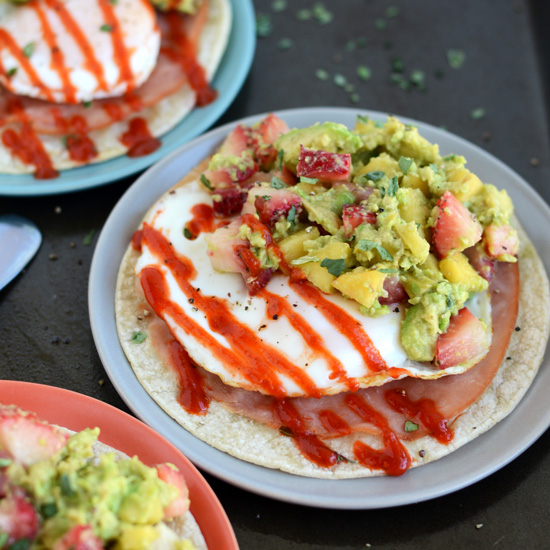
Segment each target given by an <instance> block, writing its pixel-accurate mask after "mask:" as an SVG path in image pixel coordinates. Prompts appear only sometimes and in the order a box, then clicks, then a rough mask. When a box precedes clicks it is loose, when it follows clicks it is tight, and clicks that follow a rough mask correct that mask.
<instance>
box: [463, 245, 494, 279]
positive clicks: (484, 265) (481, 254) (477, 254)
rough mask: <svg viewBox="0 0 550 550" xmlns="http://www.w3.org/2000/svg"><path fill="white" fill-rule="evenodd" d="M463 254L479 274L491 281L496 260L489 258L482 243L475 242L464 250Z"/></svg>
mask: <svg viewBox="0 0 550 550" xmlns="http://www.w3.org/2000/svg"><path fill="white" fill-rule="evenodd" d="M464 254H466V256H467V257H468V260H470V265H471V266H472V267H473V268H474V269H475V270H476V271H477V272H478V273H479V275H481V276H482V277H483V278H484V279H485V280H487V281H489V282H491V280H492V279H493V275H494V273H495V264H496V260H495V259H494V258H490V257H489V256H488V255H487V252H486V251H485V246H483V243H477V244H476V245H475V246H471V247H470V248H467V249H466V250H465V251H464Z"/></svg>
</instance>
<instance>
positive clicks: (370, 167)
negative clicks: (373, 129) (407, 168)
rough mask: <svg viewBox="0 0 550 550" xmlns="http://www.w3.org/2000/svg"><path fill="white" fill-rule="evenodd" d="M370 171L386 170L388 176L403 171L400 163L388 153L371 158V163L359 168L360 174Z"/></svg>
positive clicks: (390, 176)
mask: <svg viewBox="0 0 550 550" xmlns="http://www.w3.org/2000/svg"><path fill="white" fill-rule="evenodd" d="M368 172H384V174H386V176H387V177H388V178H392V177H393V176H396V175H397V174H398V173H401V171H400V170H399V163H398V162H397V161H396V160H395V159H394V158H392V157H390V155H388V154H387V153H381V154H380V155H378V156H377V157H374V158H371V159H370V160H369V163H368V164H367V165H366V166H363V168H361V170H359V172H358V175H362V174H367V173H368Z"/></svg>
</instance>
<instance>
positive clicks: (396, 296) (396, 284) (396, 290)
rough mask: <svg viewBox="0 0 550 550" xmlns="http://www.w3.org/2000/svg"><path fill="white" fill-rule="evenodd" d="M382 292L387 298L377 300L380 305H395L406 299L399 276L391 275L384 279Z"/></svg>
mask: <svg viewBox="0 0 550 550" xmlns="http://www.w3.org/2000/svg"><path fill="white" fill-rule="evenodd" d="M384 290H385V291H386V292H387V293H388V295H387V296H381V297H380V298H378V302H380V305H382V306H384V305H390V304H397V303H399V302H404V301H405V300H407V299H408V295H407V293H406V292H405V287H404V286H403V283H402V282H401V279H400V278H399V275H391V276H388V277H386V278H385V279H384Z"/></svg>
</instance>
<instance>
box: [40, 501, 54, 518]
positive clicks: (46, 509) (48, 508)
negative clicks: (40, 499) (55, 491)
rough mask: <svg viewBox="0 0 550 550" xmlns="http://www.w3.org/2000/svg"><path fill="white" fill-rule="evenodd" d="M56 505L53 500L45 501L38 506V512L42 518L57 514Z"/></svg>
mask: <svg viewBox="0 0 550 550" xmlns="http://www.w3.org/2000/svg"><path fill="white" fill-rule="evenodd" d="M57 511H58V510H57V505H56V504H55V502H46V503H45V504H42V506H41V507H40V513H41V514H42V516H43V517H44V518H51V517H53V516H55V514H57Z"/></svg>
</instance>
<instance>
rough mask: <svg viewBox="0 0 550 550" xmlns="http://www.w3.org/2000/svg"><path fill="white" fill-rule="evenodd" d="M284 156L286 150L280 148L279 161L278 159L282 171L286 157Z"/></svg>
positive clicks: (278, 152)
mask: <svg viewBox="0 0 550 550" xmlns="http://www.w3.org/2000/svg"><path fill="white" fill-rule="evenodd" d="M284 156H285V152H284V151H283V149H279V150H278V151H277V161H278V164H279V170H280V171H281V172H282V171H283V159H284Z"/></svg>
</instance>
